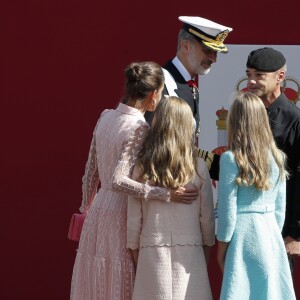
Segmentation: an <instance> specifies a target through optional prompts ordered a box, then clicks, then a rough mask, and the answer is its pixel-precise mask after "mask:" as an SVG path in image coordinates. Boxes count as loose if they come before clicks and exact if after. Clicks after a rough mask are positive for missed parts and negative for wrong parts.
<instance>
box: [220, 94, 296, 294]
mask: <svg viewBox="0 0 300 300" xmlns="http://www.w3.org/2000/svg"><path fill="white" fill-rule="evenodd" d="M227 124H228V151H227V152H225V153H223V155H222V156H221V160H220V181H219V190H218V229H217V239H218V254H217V259H218V263H219V265H220V268H221V270H222V271H223V282H222V288H221V296H220V299H221V300H223V299H224V300H225V299H226V300H234V299H236V300H248V299H251V300H260V299H261V300H294V299H296V297H295V292H294V288H293V281H292V276H291V272H290V268H289V263H288V257H287V253H286V249H285V245H284V241H283V239H282V236H281V230H282V227H283V223H284V218H285V206H286V201H285V197H286V195H285V193H286V192H285V191H286V189H285V177H286V175H287V173H286V170H285V155H284V154H283V152H282V151H280V150H279V149H278V148H277V147H276V144H275V142H274V139H273V135H272V132H271V129H270V126H269V121H268V116H267V113H266V109H265V107H264V105H263V103H262V101H261V100H260V99H259V98H258V97H257V96H255V95H254V94H251V93H239V94H238V95H237V97H236V99H235V100H234V102H233V104H232V106H231V110H230V113H229V116H228V120H227Z"/></svg>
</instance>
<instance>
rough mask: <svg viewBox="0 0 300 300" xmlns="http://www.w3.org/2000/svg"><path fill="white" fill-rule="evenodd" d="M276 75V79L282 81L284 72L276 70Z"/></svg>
mask: <svg viewBox="0 0 300 300" xmlns="http://www.w3.org/2000/svg"><path fill="white" fill-rule="evenodd" d="M277 76H278V77H277V78H278V81H279V82H282V81H283V80H284V79H285V72H284V71H280V72H278V74H277Z"/></svg>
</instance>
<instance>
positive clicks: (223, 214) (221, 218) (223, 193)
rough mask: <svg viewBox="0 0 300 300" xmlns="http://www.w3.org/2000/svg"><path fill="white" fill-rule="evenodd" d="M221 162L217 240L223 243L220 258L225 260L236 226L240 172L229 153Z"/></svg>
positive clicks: (224, 155)
mask: <svg viewBox="0 0 300 300" xmlns="http://www.w3.org/2000/svg"><path fill="white" fill-rule="evenodd" d="M220 162H221V163H220V181H219V186H218V228H217V239H218V241H220V242H222V243H220V244H221V245H222V246H221V249H220V254H219V255H220V257H219V258H220V259H221V258H222V259H223V258H224V255H225V250H226V248H227V245H226V244H227V243H228V242H230V240H231V238H232V235H233V232H234V229H235V224H236V215H237V191H238V186H237V184H236V178H237V175H238V172H239V170H238V166H237V164H236V162H235V158H234V155H233V154H232V153H231V152H229V151H228V152H225V153H223V154H222V156H221V161H220ZM225 246H226V247H225Z"/></svg>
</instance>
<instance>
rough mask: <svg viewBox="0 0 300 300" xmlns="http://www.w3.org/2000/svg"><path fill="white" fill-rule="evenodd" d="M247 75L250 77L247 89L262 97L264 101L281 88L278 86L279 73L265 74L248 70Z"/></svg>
mask: <svg viewBox="0 0 300 300" xmlns="http://www.w3.org/2000/svg"><path fill="white" fill-rule="evenodd" d="M246 75H247V77H248V83H247V88H248V90H249V92H251V93H253V94H255V95H256V96H258V97H260V98H261V99H262V100H264V99H266V98H267V97H268V96H269V95H271V94H274V92H275V91H276V90H277V89H278V88H280V86H278V84H279V80H278V76H279V75H278V71H276V72H263V71H258V70H256V69H251V68H247V70H246Z"/></svg>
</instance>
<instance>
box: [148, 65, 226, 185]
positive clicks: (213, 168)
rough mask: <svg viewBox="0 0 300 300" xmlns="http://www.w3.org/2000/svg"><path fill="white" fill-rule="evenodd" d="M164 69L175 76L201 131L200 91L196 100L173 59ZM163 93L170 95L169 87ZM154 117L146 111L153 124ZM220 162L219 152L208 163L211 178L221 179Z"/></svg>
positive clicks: (149, 121)
mask: <svg viewBox="0 0 300 300" xmlns="http://www.w3.org/2000/svg"><path fill="white" fill-rule="evenodd" d="M163 68H164V69H166V70H167V71H169V72H170V74H171V75H172V76H173V78H174V80H175V82H176V84H177V90H175V92H176V93H177V95H178V97H180V98H182V99H184V100H185V101H186V102H187V103H188V104H189V106H190V107H191V109H192V112H193V115H194V118H195V121H196V124H197V129H196V132H199V130H200V114H199V93H198V91H197V99H196V101H194V98H193V94H192V90H191V88H190V86H189V85H188V83H187V82H186V81H185V79H184V78H183V76H182V75H181V74H180V72H179V71H178V69H177V68H176V67H175V65H174V64H173V63H172V61H171V60H170V61H168V62H167V63H166V64H165V65H164V66H163ZM163 95H168V92H167V89H166V87H165V89H164V91H163ZM152 118H153V113H152V112H146V113H145V119H146V121H147V122H148V123H149V124H151V121H152ZM203 159H204V160H205V161H206V157H203ZM219 163H220V156H219V155H217V154H214V155H213V159H212V162H210V163H209V164H208V167H209V174H210V177H211V179H214V180H218V179H219V169H220V167H219Z"/></svg>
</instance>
